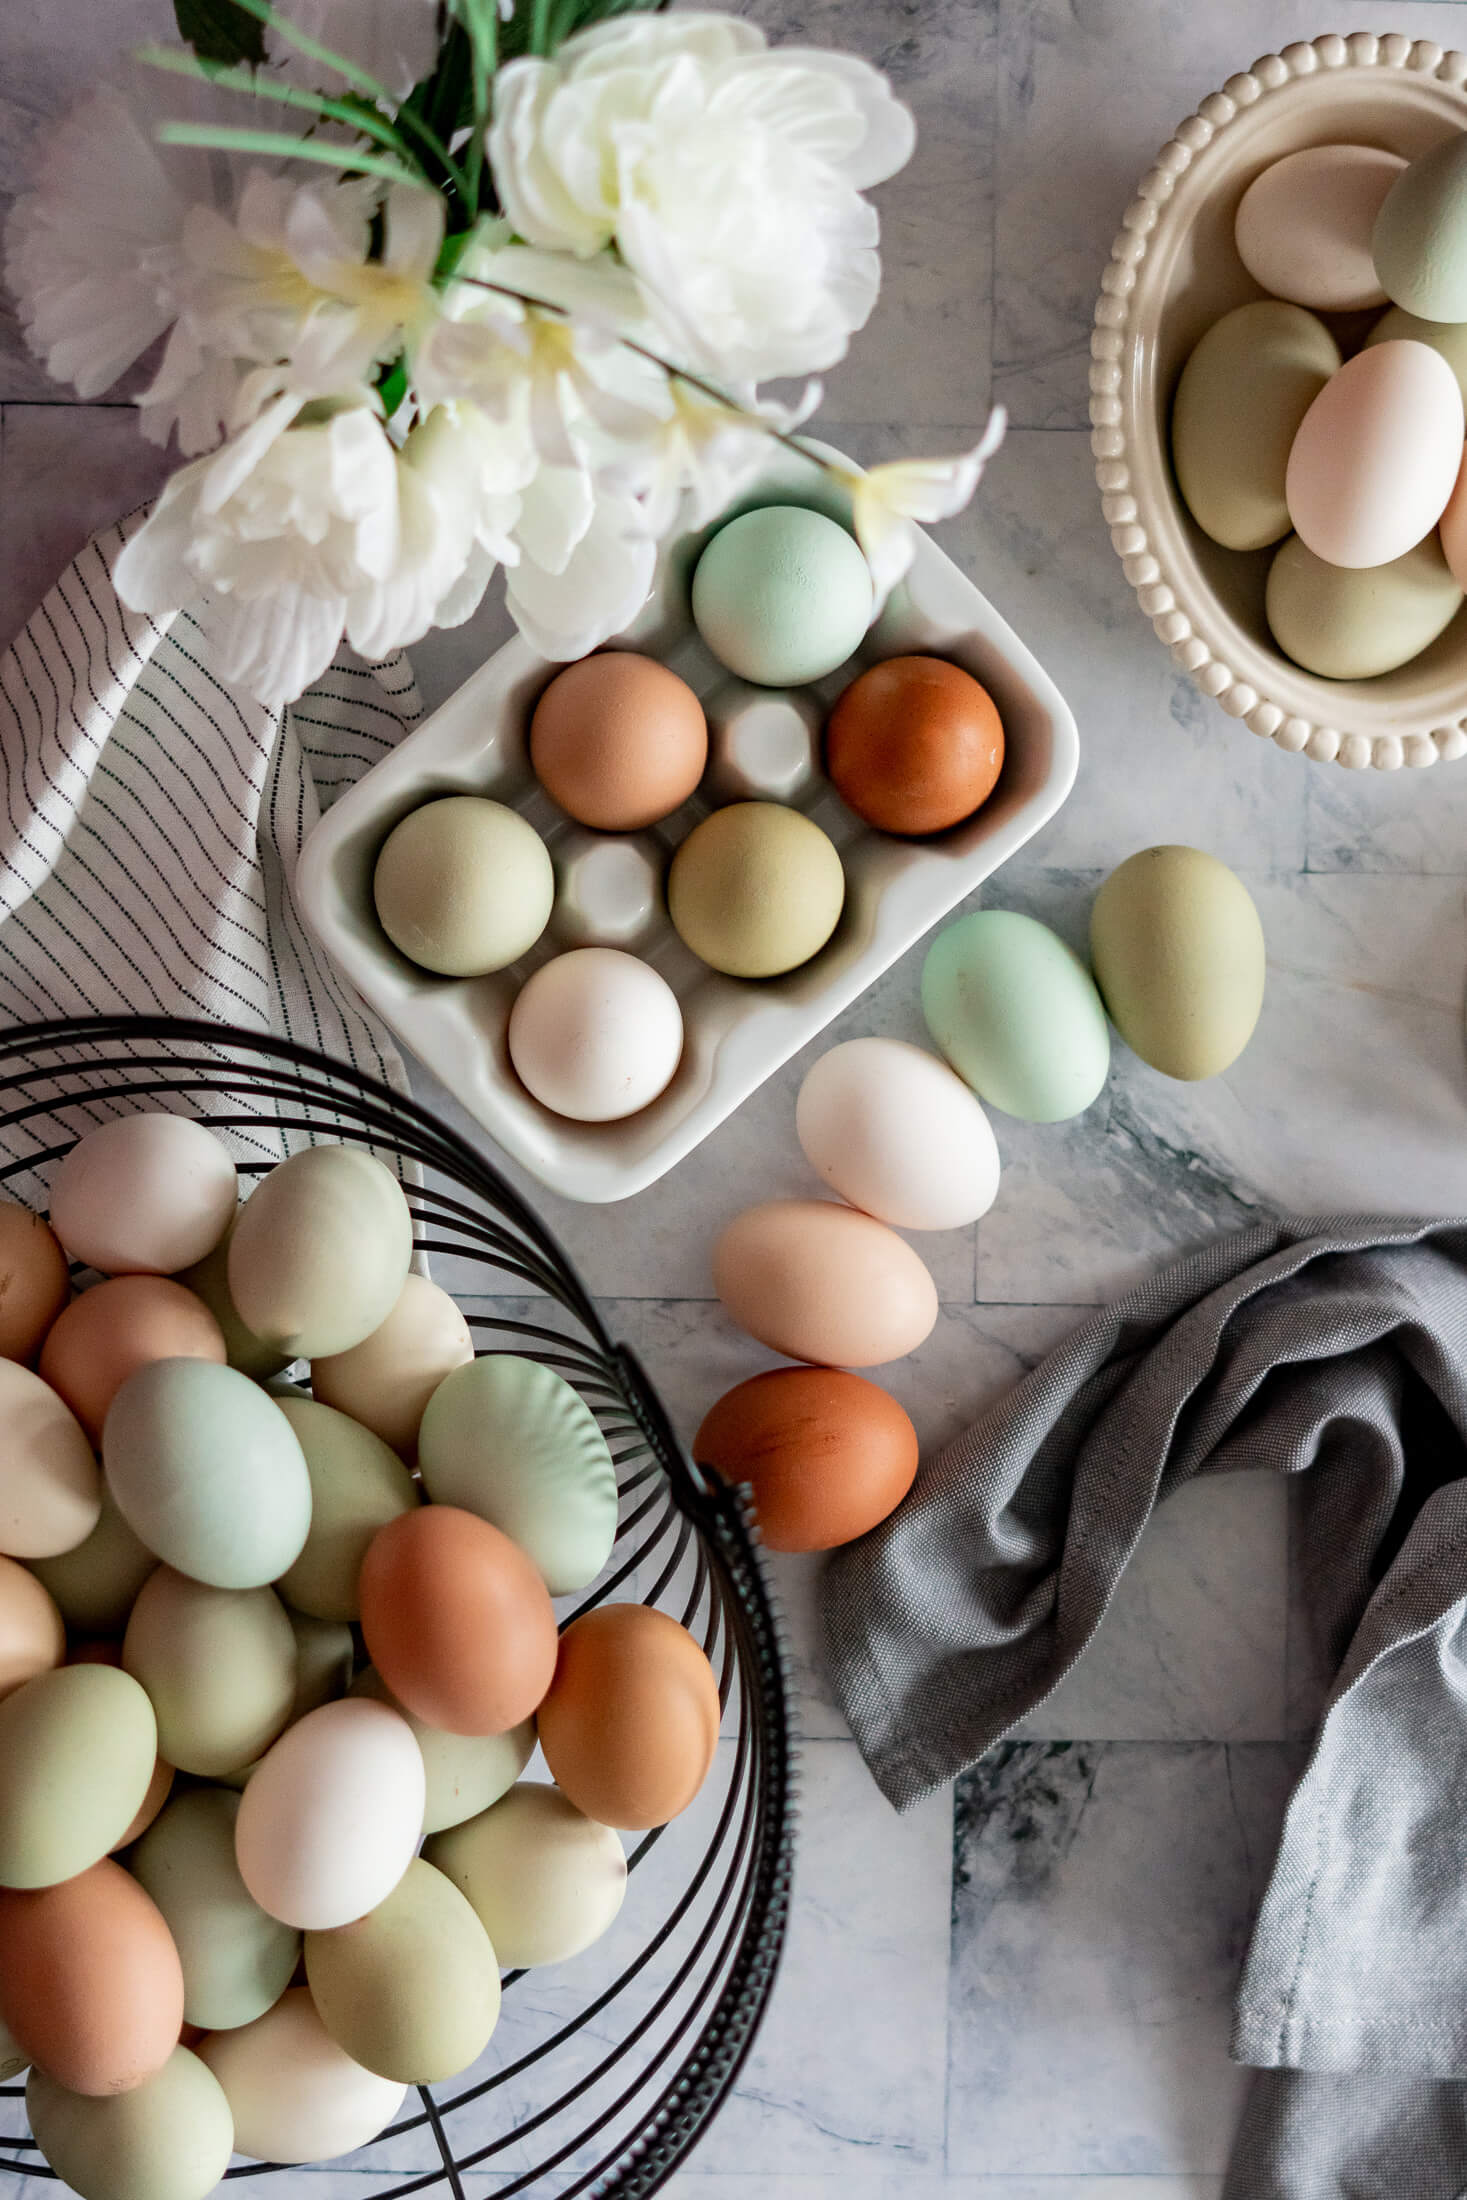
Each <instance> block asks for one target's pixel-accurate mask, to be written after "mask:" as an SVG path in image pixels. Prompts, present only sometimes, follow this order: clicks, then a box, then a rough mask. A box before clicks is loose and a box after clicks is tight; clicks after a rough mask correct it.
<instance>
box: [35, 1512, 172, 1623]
mask: <svg viewBox="0 0 1467 2200" xmlns="http://www.w3.org/2000/svg"><path fill="white" fill-rule="evenodd" d="M157 1563H158V1561H157V1559H156V1558H154V1556H153V1554H152V1552H151V1551H150V1550H149V1549H148V1548H147V1547H146V1545H145V1544H142V1543H140V1542H139V1541H138V1539H137V1537H136V1536H135V1535H134V1534H133V1532H132V1530H131V1528H130V1527H129V1526H128V1524H127V1522H126V1521H125V1520H124V1519H123V1517H122V1514H121V1513H120V1512H119V1511H118V1509H117V1500H116V1498H115V1497H114V1496H113V1495H112V1492H111V1491H110V1490H109V1489H108V1487H107V1485H106V1483H105V1482H104V1483H103V1485H102V1510H101V1513H100V1515H99V1517H98V1520H97V1525H96V1527H95V1528H93V1530H92V1532H91V1534H90V1535H89V1536H88V1537H87V1539H86V1542H85V1543H79V1544H78V1545H77V1547H76V1549H75V1550H74V1551H65V1552H63V1553H62V1555H61V1557H60V1558H33V1559H31V1560H30V1561H29V1564H30V1570H31V1572H32V1573H33V1574H34V1575H35V1577H36V1579H37V1580H38V1581H39V1582H41V1583H42V1584H43V1586H44V1587H45V1588H47V1589H49V1590H50V1592H51V1595H52V1596H53V1597H54V1598H55V1600H56V1603H57V1604H58V1605H59V1606H60V1609H61V1616H62V1618H63V1619H64V1620H65V1622H66V1624H67V1626H68V1627H70V1628H72V1629H73V1630H74V1631H75V1632H76V1633H77V1634H79V1635H119V1634H121V1632H122V1630H123V1628H124V1627H125V1626H126V1625H127V1615H128V1613H129V1612H130V1611H131V1610H132V1608H133V1603H134V1601H135V1599H136V1597H137V1593H138V1591H139V1589H141V1587H142V1585H143V1583H144V1582H145V1581H146V1580H147V1578H148V1576H149V1574H150V1573H151V1572H152V1571H153V1568H154V1567H155V1566H156V1565H157Z"/></svg>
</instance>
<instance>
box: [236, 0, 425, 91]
mask: <svg viewBox="0 0 1467 2200" xmlns="http://www.w3.org/2000/svg"><path fill="white" fill-rule="evenodd" d="M281 13H282V14H283V15H286V16H288V17H289V19H290V21H291V22H292V23H294V24H295V25H296V27H297V29H299V30H303V31H304V32H305V33H306V35H307V37H309V38H314V39H315V40H316V42H317V44H318V45H321V46H329V47H330V49H331V51H332V52H333V53H338V54H340V55H341V57H342V59H343V60H345V61H354V62H355V63H356V65H357V67H358V68H359V69H364V70H365V71H366V73H367V75H368V76H370V77H374V78H375V79H376V81H377V82H378V83H379V84H380V85H382V87H383V88H384V90H386V91H389V92H391V93H392V94H393V95H394V97H395V98H398V99H401V98H402V97H403V96H404V94H406V93H408V92H410V91H411V90H412V88H413V86H414V85H415V84H418V83H421V82H422V79H423V78H424V77H425V76H427V75H428V73H429V71H430V70H431V69H432V67H433V62H434V58H435V56H436V54H437V52H438V7H437V0H285V5H284V6H283V7H282V9H281ZM265 44H266V49H267V52H268V55H269V59H270V64H271V67H272V68H274V69H278V70H279V72H280V74H281V75H282V76H285V77H287V78H288V79H289V80H290V81H291V82H292V83H295V84H303V85H305V86H306V87H307V88H308V89H309V90H311V91H315V92H339V91H341V90H342V89H344V86H345V80H344V78H343V77H342V76H341V74H340V73H339V71H337V70H335V69H326V68H323V67H322V66H321V64H320V63H319V62H317V61H312V60H311V58H310V56H309V55H308V54H303V53H302V52H301V51H300V49H299V48H298V47H295V46H290V45H287V44H286V42H285V40H284V39H283V38H281V37H279V35H278V34H277V33H275V32H273V31H267V33H266V35H265Z"/></svg>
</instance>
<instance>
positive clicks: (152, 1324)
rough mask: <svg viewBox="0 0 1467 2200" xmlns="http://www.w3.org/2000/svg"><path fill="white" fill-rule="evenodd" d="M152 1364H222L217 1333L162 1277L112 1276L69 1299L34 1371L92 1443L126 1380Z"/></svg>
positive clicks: (184, 1293) (195, 1304)
mask: <svg viewBox="0 0 1467 2200" xmlns="http://www.w3.org/2000/svg"><path fill="white" fill-rule="evenodd" d="M151 1360H213V1361H215V1362H216V1364H217V1365H218V1366H220V1367H222V1366H223V1365H224V1361H225V1344H224V1332H223V1330H222V1329H221V1328H220V1327H219V1324H218V1322H217V1321H215V1319H214V1317H213V1315H212V1314H211V1313H210V1312H209V1309H208V1307H207V1306H205V1304H204V1302H203V1300H202V1299H200V1298H196V1297H195V1295H194V1293H193V1292H192V1291H189V1290H186V1289H185V1288H184V1286H183V1285H182V1284H181V1283H175V1282H174V1281H173V1280H172V1278H171V1277H169V1276H113V1277H112V1278H111V1280H110V1281H109V1282H107V1283H98V1284H95V1285H93V1287H92V1289H91V1290H90V1291H83V1293H82V1295H81V1297H80V1298H78V1299H73V1300H72V1303H71V1305H70V1306H68V1307H67V1309H66V1311H65V1313H64V1314H62V1315H61V1316H60V1317H59V1319H58V1320H57V1322H56V1324H55V1326H54V1327H53V1328H52V1330H51V1333H50V1335H49V1336H48V1337H47V1339H46V1342H45V1344H44V1345H43V1346H42V1348H41V1362H40V1366H39V1368H38V1370H37V1372H38V1373H39V1375H40V1376H41V1378H42V1380H43V1381H44V1382H48V1383H49V1384H50V1385H51V1388H52V1389H53V1390H54V1391H55V1392H56V1394H57V1396H58V1397H60V1398H64V1399H65V1401H66V1403H67V1404H68V1405H69V1406H70V1408H71V1410H72V1412H73V1413H74V1414H75V1415H76V1417H77V1419H78V1420H79V1421H80V1422H81V1425H82V1427H83V1428H84V1429H85V1430H86V1432H87V1434H88V1436H90V1437H91V1439H92V1442H93V1443H94V1444H99V1443H100V1442H101V1440H102V1423H103V1422H104V1421H105V1420H106V1418H107V1408H108V1407H109V1406H110V1405H111V1403H112V1400H113V1398H114V1397H115V1396H116V1394H117V1392H118V1391H119V1390H120V1389H121V1388H122V1385H123V1384H124V1383H125V1382H126V1380H127V1378H128V1376H129V1375H132V1374H134V1373H135V1372H136V1370H137V1369H138V1368H140V1367H146V1366H147V1365H148V1363H149V1362H150V1361H151Z"/></svg>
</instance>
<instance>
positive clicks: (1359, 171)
mask: <svg viewBox="0 0 1467 2200" xmlns="http://www.w3.org/2000/svg"><path fill="white" fill-rule="evenodd" d="M1405 168H1406V163H1405V161H1404V160H1402V158H1401V156H1400V154H1399V153H1387V152H1384V151H1382V149H1381V148H1380V147H1379V146H1375V145H1308V146H1305V147H1304V149H1303V150H1302V151H1301V152H1297V153H1286V154H1285V155H1284V157H1283V159H1282V160H1276V161H1274V162H1273V163H1272V165H1271V166H1270V167H1268V168H1265V169H1264V170H1263V172H1262V174H1261V175H1258V176H1255V177H1254V179H1253V181H1252V183H1250V184H1249V186H1248V188H1247V190H1246V191H1245V192H1244V193H1243V196H1242V198H1241V199H1240V201H1239V202H1238V212H1237V215H1236V218H1235V222H1234V237H1235V239H1236V242H1237V246H1238V257H1239V259H1240V260H1241V261H1242V263H1243V265H1244V267H1246V268H1247V270H1248V272H1249V274H1250V275H1251V276H1252V277H1253V280H1254V281H1255V282H1256V283H1261V284H1262V286H1263V288H1264V289H1265V290H1271V291H1272V292H1273V294H1274V296H1275V297H1276V298H1290V299H1292V300H1293V301H1294V303H1295V304H1296V305H1301V306H1314V307H1316V308H1318V310H1319V311H1320V312H1324V313H1349V312H1353V311H1355V310H1356V309H1358V308H1359V307H1361V306H1375V305H1384V303H1385V292H1384V290H1383V289H1382V288H1381V284H1380V278H1379V277H1378V276H1377V274H1376V272H1375V262H1374V261H1373V259H1372V258H1371V236H1372V234H1373V232H1374V229H1375V222H1376V216H1377V215H1378V214H1379V212H1380V209H1381V205H1382V203H1383V201H1384V199H1385V197H1386V194H1387V192H1388V191H1389V190H1390V189H1391V187H1392V186H1393V184H1394V183H1395V181H1396V178H1397V177H1398V176H1401V175H1403V174H1404V173H1405Z"/></svg>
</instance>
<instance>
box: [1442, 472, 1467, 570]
mask: <svg viewBox="0 0 1467 2200" xmlns="http://www.w3.org/2000/svg"><path fill="white" fill-rule="evenodd" d="M1441 545H1442V551H1443V554H1444V556H1445V558H1446V561H1447V570H1448V571H1449V572H1450V574H1451V576H1452V579H1453V580H1454V581H1455V582H1456V584H1457V586H1458V587H1459V588H1462V587H1467V579H1464V576H1467V455H1464V457H1463V461H1462V465H1461V468H1460V469H1459V471H1458V474H1457V480H1456V485H1455V487H1454V488H1453V490H1452V493H1451V495H1450V497H1449V498H1448V499H1447V508H1446V510H1445V511H1444V512H1443V514H1442V524H1441Z"/></svg>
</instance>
